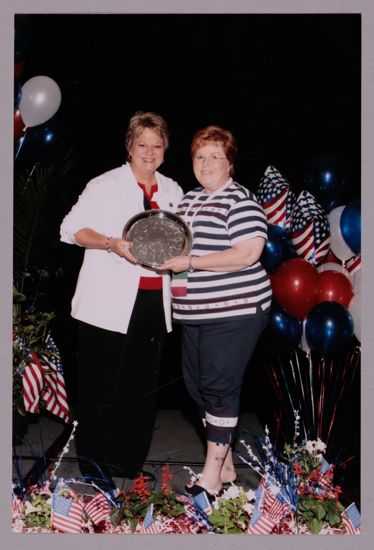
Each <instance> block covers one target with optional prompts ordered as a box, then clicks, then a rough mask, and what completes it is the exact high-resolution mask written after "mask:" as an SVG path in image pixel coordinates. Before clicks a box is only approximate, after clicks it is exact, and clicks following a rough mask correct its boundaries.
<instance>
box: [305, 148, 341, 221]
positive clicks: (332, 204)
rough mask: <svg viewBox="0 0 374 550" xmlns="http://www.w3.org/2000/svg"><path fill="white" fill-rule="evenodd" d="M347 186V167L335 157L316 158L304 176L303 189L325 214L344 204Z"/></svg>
mask: <svg viewBox="0 0 374 550" xmlns="http://www.w3.org/2000/svg"><path fill="white" fill-rule="evenodd" d="M349 185H350V182H349V178H348V176H347V166H346V164H345V163H343V162H342V161H341V160H340V159H339V158H338V157H336V156H335V155H323V156H321V157H318V158H317V159H316V160H314V162H313V163H312V166H311V167H310V169H309V171H308V172H307V173H306V174H305V176H304V187H305V189H307V191H310V193H312V195H313V196H314V197H315V198H316V199H317V201H318V202H319V203H320V204H321V205H322V206H323V208H324V209H325V211H326V212H327V213H329V212H331V210H333V209H334V208H336V207H337V206H340V205H341V204H344V202H345V197H346V194H347V192H348V189H349Z"/></svg>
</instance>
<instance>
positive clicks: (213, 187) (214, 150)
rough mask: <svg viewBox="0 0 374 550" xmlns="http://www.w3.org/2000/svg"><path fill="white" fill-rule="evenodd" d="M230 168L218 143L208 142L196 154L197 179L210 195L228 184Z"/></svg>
mask: <svg viewBox="0 0 374 550" xmlns="http://www.w3.org/2000/svg"><path fill="white" fill-rule="evenodd" d="M230 168H231V165H230V163H229V161H228V160H227V158H226V154H225V151H224V149H223V147H222V145H221V144H220V143H218V142H208V143H206V144H205V145H203V146H202V147H199V148H198V149H197V150H196V152H195V154H194V157H193V171H194V174H195V177H196V179H197V181H198V182H199V183H200V185H202V187H204V189H205V191H206V192H207V193H208V194H210V193H214V191H217V189H219V188H220V187H222V186H223V185H224V184H225V183H226V182H227V180H228V179H229V174H230Z"/></svg>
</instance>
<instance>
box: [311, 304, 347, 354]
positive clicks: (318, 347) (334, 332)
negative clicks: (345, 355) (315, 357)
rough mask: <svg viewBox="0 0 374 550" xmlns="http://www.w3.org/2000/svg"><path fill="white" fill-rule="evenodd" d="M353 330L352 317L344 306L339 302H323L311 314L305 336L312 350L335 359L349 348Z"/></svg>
mask: <svg viewBox="0 0 374 550" xmlns="http://www.w3.org/2000/svg"><path fill="white" fill-rule="evenodd" d="M353 328H354V327H353V319H352V316H351V314H350V313H349V311H348V310H347V309H346V308H345V307H344V306H342V305H341V304H338V303H337V302H321V303H320V304H317V305H316V306H314V308H313V309H311V311H310V312H309V315H308V317H307V320H306V325H305V335H306V340H307V342H308V345H309V347H310V348H311V349H312V350H314V351H316V352H317V353H318V354H319V355H322V356H326V357H333V356H334V355H336V354H338V353H340V352H341V351H344V350H345V349H347V348H348V347H349V345H350V343H351V341H352V338H353Z"/></svg>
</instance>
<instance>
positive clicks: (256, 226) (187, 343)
mask: <svg viewBox="0 0 374 550" xmlns="http://www.w3.org/2000/svg"><path fill="white" fill-rule="evenodd" d="M236 151H237V149H236V143H235V139H234V137H233V135H232V133H231V132H230V131H228V130H224V129H222V128H220V127H218V126H208V127H207V128H204V129H202V130H200V131H198V132H197V133H196V134H195V136H194V138H193V141H192V145H191V152H192V160H193V170H194V174H195V176H196V179H197V180H198V182H199V183H200V187H197V188H195V189H193V190H192V191H190V192H188V193H187V194H186V195H185V196H184V198H183V199H182V202H181V203H180V204H179V207H178V210H177V213H178V214H179V215H180V216H181V217H182V218H183V219H184V221H185V222H186V223H187V224H188V225H189V227H190V229H191V233H192V237H193V246H192V250H191V255H190V256H177V257H175V258H172V259H171V260H168V261H166V262H165V263H164V265H163V266H162V268H163V269H170V270H171V271H173V273H174V277H173V282H172V295H173V310H174V320H175V322H177V323H181V324H182V334H183V344H182V351H183V355H182V367H183V375H184V379H185V383H186V386H187V389H188V391H189V393H190V395H191V396H192V398H193V399H194V401H195V402H196V404H197V407H198V410H199V413H200V415H201V418H202V421H203V423H204V425H205V428H206V437H207V454H206V460H205V465H204V468H203V471H202V473H201V474H200V475H199V479H198V480H197V482H196V483H195V484H194V485H192V486H189V487H188V490H189V491H190V492H191V493H193V494H197V493H199V492H201V491H202V490H205V491H206V492H207V493H208V496H211V495H214V494H215V493H216V492H217V491H219V490H220V489H221V488H222V485H223V483H227V482H231V481H234V480H235V478H236V473H235V468H234V464H233V458H232V450H231V445H232V437H233V432H234V429H235V426H236V425H237V421H238V415H239V404H240V403H239V400H240V389H241V384H242V379H243V375H244V371H245V369H246V367H247V365H248V362H249V360H250V358H251V355H252V353H253V351H254V348H255V346H256V342H257V340H258V337H259V336H260V334H261V332H262V330H263V329H264V327H265V325H266V322H267V313H268V310H269V308H270V304H271V285H270V281H269V278H268V276H267V274H266V271H265V269H264V268H263V267H262V265H261V264H260V262H259V258H260V256H261V253H262V250H263V247H264V244H265V241H266V239H267V222H266V216H265V214H264V212H263V210H262V208H261V206H260V205H259V204H258V203H257V201H256V197H255V196H254V194H253V193H251V192H250V191H249V190H248V189H247V188H245V187H243V186H241V185H239V184H238V183H236V182H235V181H234V180H233V179H232V175H233V172H234V160H235V156H236ZM212 498H213V497H212Z"/></svg>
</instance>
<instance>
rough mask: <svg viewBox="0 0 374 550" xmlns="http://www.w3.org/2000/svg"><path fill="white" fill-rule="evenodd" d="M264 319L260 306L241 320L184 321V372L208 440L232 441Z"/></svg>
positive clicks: (264, 322) (264, 315)
mask: <svg viewBox="0 0 374 550" xmlns="http://www.w3.org/2000/svg"><path fill="white" fill-rule="evenodd" d="M266 323H267V315H266V313H264V312H263V311H262V309H261V308H260V307H259V308H258V310H257V313H256V315H255V316H254V317H249V318H245V319H242V320H231V321H230V320H229V321H225V320H224V321H219V322H218V321H217V322H209V323H205V324H196V325H193V324H190V325H188V324H184V325H183V329H182V335H183V337H182V338H183V339H182V368H183V376H184V380H185V384H186V387H187V390H188V392H189V394H190V395H191V397H192V399H193V400H194V401H195V402H196V404H197V407H198V410H199V414H200V416H201V418H202V420H203V422H204V424H205V427H206V436H207V439H208V440H209V441H214V442H216V443H224V444H227V443H230V442H231V441H232V436H233V432H234V430H235V426H236V424H237V421H238V416H239V407H240V391H241V385H242V380H243V375H244V372H245V369H246V367H247V365H248V363H249V360H250V358H251V355H252V353H253V351H254V349H255V346H256V343H257V340H258V338H259V336H260V334H261V332H262V330H263V329H264V328H265V326H266Z"/></svg>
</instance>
